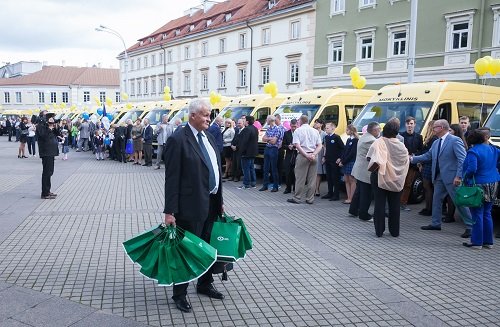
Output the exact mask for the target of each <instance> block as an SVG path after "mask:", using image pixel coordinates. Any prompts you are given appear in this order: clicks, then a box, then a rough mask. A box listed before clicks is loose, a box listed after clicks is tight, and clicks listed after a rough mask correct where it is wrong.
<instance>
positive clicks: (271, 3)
mask: <svg viewBox="0 0 500 327" xmlns="http://www.w3.org/2000/svg"><path fill="white" fill-rule="evenodd" d="M277 3H278V1H277V0H267V7H268V8H269V9H271V8H273V7H274V6H276V4H277Z"/></svg>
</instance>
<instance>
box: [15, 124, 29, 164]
mask: <svg viewBox="0 0 500 327" xmlns="http://www.w3.org/2000/svg"><path fill="white" fill-rule="evenodd" d="M27 125H28V118H27V117H23V118H22V119H21V123H20V124H19V131H20V136H19V142H20V143H19V150H18V152H17V157H18V158H20V159H22V158H28V157H26V156H25V153H24V149H25V148H26V142H28V134H29V131H28V126H27Z"/></svg>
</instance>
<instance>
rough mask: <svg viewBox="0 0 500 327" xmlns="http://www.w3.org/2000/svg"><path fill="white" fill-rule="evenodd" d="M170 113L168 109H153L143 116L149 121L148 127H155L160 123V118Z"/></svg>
mask: <svg viewBox="0 0 500 327" xmlns="http://www.w3.org/2000/svg"><path fill="white" fill-rule="evenodd" d="M169 112H170V110H169V109H153V110H151V111H150V112H148V113H147V114H146V116H144V118H147V119H148V120H149V124H150V125H156V124H158V123H159V122H161V117H162V116H163V115H165V114H168V113H169Z"/></svg>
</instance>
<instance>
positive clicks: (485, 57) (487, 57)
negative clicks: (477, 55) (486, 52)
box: [483, 56, 494, 62]
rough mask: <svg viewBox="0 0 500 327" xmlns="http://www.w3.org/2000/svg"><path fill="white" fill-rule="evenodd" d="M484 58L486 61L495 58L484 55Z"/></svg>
mask: <svg viewBox="0 0 500 327" xmlns="http://www.w3.org/2000/svg"><path fill="white" fill-rule="evenodd" d="M483 59H486V61H488V62H491V61H493V60H494V59H493V57H492V56H484V57H483Z"/></svg>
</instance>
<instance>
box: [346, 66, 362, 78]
mask: <svg viewBox="0 0 500 327" xmlns="http://www.w3.org/2000/svg"><path fill="white" fill-rule="evenodd" d="M349 76H351V79H352V80H353V81H355V80H357V79H358V78H359V77H360V76H361V71H360V70H359V68H358V67H352V68H351V70H350V71H349Z"/></svg>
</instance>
